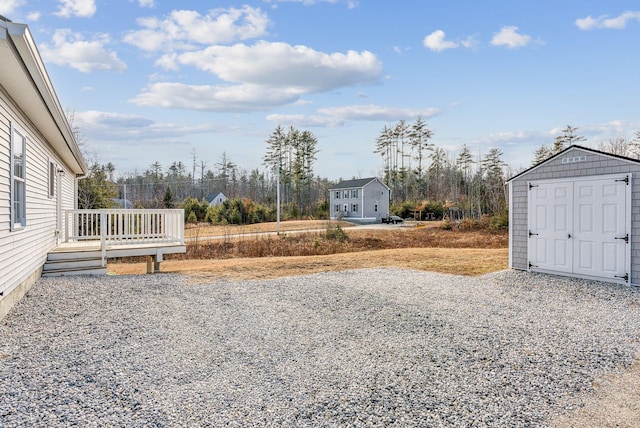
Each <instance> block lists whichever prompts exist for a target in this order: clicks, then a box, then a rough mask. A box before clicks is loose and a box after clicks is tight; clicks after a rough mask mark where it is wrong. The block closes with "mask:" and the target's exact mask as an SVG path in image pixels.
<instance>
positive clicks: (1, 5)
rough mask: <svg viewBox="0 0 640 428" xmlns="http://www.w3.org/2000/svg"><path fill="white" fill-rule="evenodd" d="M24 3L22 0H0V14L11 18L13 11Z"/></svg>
mask: <svg viewBox="0 0 640 428" xmlns="http://www.w3.org/2000/svg"><path fill="white" fill-rule="evenodd" d="M22 5H24V0H2V2H0V15H3V16H5V17H7V18H11V15H12V14H13V12H15V11H16V9H18V8H19V7H20V6H22Z"/></svg>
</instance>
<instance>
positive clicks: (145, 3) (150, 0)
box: [129, 0, 155, 9]
mask: <svg viewBox="0 0 640 428" xmlns="http://www.w3.org/2000/svg"><path fill="white" fill-rule="evenodd" d="M129 1H131V0H129ZM138 5H140V7H148V8H149V9H153V7H154V6H155V4H154V0H138Z"/></svg>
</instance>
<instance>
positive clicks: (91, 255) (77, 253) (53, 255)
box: [47, 250, 102, 261]
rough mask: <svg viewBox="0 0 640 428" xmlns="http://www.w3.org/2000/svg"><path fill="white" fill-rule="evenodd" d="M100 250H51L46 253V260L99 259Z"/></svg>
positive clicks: (100, 255) (100, 256)
mask: <svg viewBox="0 0 640 428" xmlns="http://www.w3.org/2000/svg"><path fill="white" fill-rule="evenodd" d="M101 258H102V252H101V251H100V250H65V251H60V250H57V251H52V252H50V253H49V254H47V261H58V260H84V259H101Z"/></svg>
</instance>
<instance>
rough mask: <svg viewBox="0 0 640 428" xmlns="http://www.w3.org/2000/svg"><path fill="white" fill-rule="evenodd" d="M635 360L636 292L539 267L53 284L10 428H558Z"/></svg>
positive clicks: (15, 320) (12, 373)
mask: <svg viewBox="0 0 640 428" xmlns="http://www.w3.org/2000/svg"><path fill="white" fill-rule="evenodd" d="M638 351H640V289H638V288H634V287H625V286H618V285H612V284H605V283H600V282H595V281H587V280H580V279H573V278H562V277H555V276H550V275H543V274H530V273H525V272H518V271H502V272H497V273H493V274H488V275H484V276H481V277H472V278H470V277H462V276H454V275H444V274H437V273H430V272H422V271H413V270H407V269H395V268H384V269H364V270H355V271H343V272H330V273H321V274H315V275H308V276H298V277H288V278H280V279H274V280H258V281H242V282H229V281H212V282H210V283H207V284H201V285H192V284H189V282H188V279H187V278H186V277H183V276H179V275H172V274H158V275H146V276H135V275H131V276H107V277H59V278H42V279H41V280H39V281H38V282H37V283H36V284H35V285H34V287H33V288H32V289H31V291H30V292H29V294H28V295H27V296H26V297H25V298H24V299H23V300H22V301H21V302H20V303H18V304H17V305H16V306H15V307H14V308H13V309H12V311H11V312H10V313H9V315H8V316H6V317H5V318H4V319H3V320H2V321H1V322H0V426H2V427H18V426H20V427H24V426H49V427H56V426H83V427H84V426H87V427H98V426H127V427H147V426H158V427H164V426H222V425H225V426H231V427H246V426H300V427H306V426H313V427H316V426H327V427H338V426H354V427H360V426H403V427H412V426H416V427H417V426H430V427H451V426H465V427H488V426H514V427H527V426H547V425H548V424H549V421H550V420H551V419H552V418H553V417H554V416H556V415H558V414H562V413H565V412H567V411H570V410H572V409H576V408H579V407H581V406H583V405H584V401H583V400H584V398H585V396H586V395H587V394H589V393H590V392H592V391H593V386H592V382H593V381H594V380H595V379H596V378H597V377H598V376H602V375H604V374H614V373H620V372H621V371H623V370H625V368H627V367H628V366H629V365H630V364H631V363H632V362H633V359H634V357H635V356H636V355H637V354H638Z"/></svg>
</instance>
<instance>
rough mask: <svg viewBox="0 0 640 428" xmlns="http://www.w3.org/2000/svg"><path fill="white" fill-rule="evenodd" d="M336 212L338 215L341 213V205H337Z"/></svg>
mask: <svg viewBox="0 0 640 428" xmlns="http://www.w3.org/2000/svg"><path fill="white" fill-rule="evenodd" d="M335 211H336V212H337V213H339V212H340V204H336V206H335Z"/></svg>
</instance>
